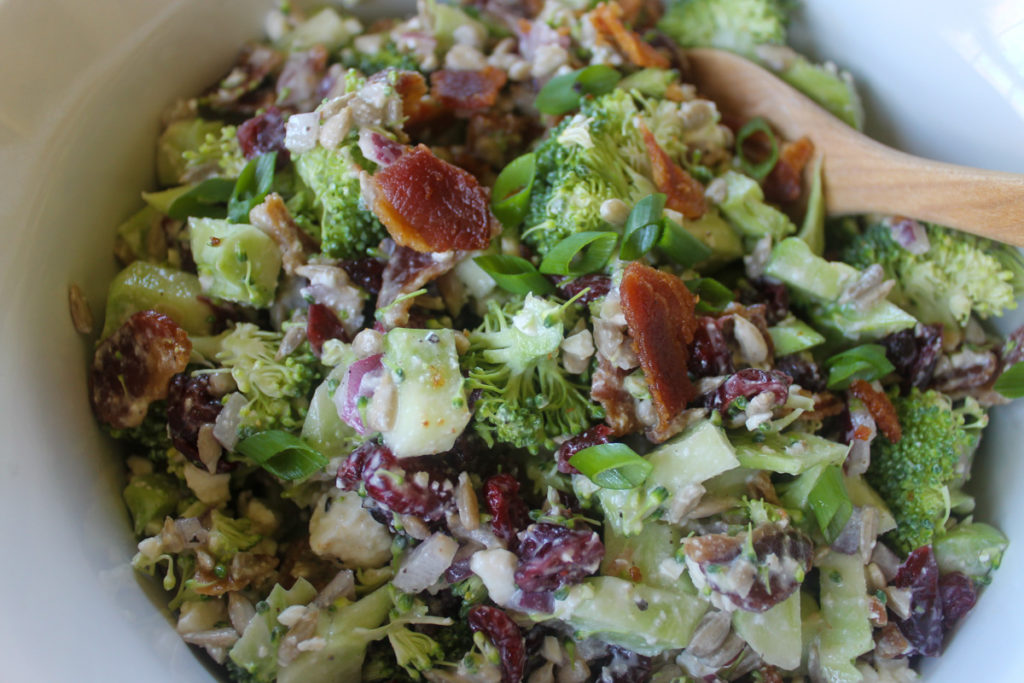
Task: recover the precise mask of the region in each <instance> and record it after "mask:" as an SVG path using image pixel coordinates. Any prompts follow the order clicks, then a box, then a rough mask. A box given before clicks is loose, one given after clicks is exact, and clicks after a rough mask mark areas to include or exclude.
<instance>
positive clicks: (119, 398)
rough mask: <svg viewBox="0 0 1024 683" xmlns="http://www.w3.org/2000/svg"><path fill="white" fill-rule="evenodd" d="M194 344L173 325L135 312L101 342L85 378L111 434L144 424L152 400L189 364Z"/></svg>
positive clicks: (94, 405)
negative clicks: (110, 428) (87, 378)
mask: <svg viewBox="0 0 1024 683" xmlns="http://www.w3.org/2000/svg"><path fill="white" fill-rule="evenodd" d="M191 353H192V342H191V341H189V338H188V334H186V332H185V330H183V329H181V327H179V326H178V324H177V323H176V322H174V321H173V320H171V319H170V318H168V317H167V316H166V315H164V314H162V313H157V312H156V311H139V312H138V313H136V314H135V315H133V316H132V317H130V318H128V320H127V321H125V323H124V324H123V325H121V327H119V328H118V329H117V331H116V332H114V333H113V334H112V335H110V336H109V337H107V338H106V339H105V340H103V342H102V343H100V345H99V347H97V349H96V355H95V356H94V358H93V362H92V371H91V372H90V374H89V384H90V385H91V387H90V394H91V398H92V409H93V412H95V413H96V417H97V418H99V419H100V420H101V421H102V422H106V423H107V424H108V425H110V426H111V427H114V428H115V429H128V428H130V427H137V426H138V425H140V424H142V421H143V420H144V419H145V418H146V412H147V411H148V410H149V404H150V403H152V402H153V401H158V400H160V399H163V398H166V397H167V389H168V386H169V385H170V382H171V378H172V377H174V375H176V374H178V373H179V372H182V371H183V370H184V369H185V367H186V366H187V365H188V359H189V356H190V355H191Z"/></svg>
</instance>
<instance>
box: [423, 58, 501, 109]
mask: <svg viewBox="0 0 1024 683" xmlns="http://www.w3.org/2000/svg"><path fill="white" fill-rule="evenodd" d="M507 80H508V76H506V74H505V72H504V71H502V70H501V69H496V68H495V67H493V66H488V67H486V68H484V69H481V70H480V71H470V70H462V69H460V70H453V69H441V70H439V71H435V72H434V73H432V74H430V93H431V95H432V96H433V97H434V99H436V100H437V101H438V102H440V103H441V106H443V107H444V108H446V109H454V110H456V111H458V112H466V113H469V112H472V111H478V110H484V109H489V108H490V107H492V106H494V102H495V101H496V100H497V99H498V92H499V91H501V89H502V87H503V86H504V85H505V82H506V81H507Z"/></svg>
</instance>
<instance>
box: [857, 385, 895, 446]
mask: <svg viewBox="0 0 1024 683" xmlns="http://www.w3.org/2000/svg"><path fill="white" fill-rule="evenodd" d="M850 393H851V394H853V395H854V396H856V397H857V398H859V399H860V400H861V401H863V402H864V405H865V406H867V409H868V412H869V413H871V417H873V418H874V419H875V424H877V425H878V429H879V430H881V432H882V434H885V438H887V439H889V441H892V442H893V443H896V442H897V441H899V440H900V439H902V438H903V429H902V428H901V427H900V419H899V417H897V415H896V408H895V407H893V405H892V401H890V400H889V397H888V396H886V395H885V394H884V393H882V392H881V391H878V390H877V389H875V388H874V387H872V386H871V384H870V383H869V382H866V381H864V380H862V379H855V380H853V382H851V383H850Z"/></svg>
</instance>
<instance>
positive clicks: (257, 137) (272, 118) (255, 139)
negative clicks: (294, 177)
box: [235, 107, 285, 159]
mask: <svg viewBox="0 0 1024 683" xmlns="http://www.w3.org/2000/svg"><path fill="white" fill-rule="evenodd" d="M284 134H285V123H284V116H283V115H282V113H281V110H280V109H278V108H277V107H270V108H269V109H267V110H266V111H265V112H263V113H262V114H257V115H256V116H254V117H252V118H251V119H248V120H247V121H245V123H243V124H242V125H240V126H239V127H238V130H237V132H236V133H235V137H237V138H238V145H239V147H241V148H242V154H244V155H245V158H246V159H251V158H253V157H254V156H258V155H260V154H266V153H267V152H281V151H283V150H284Z"/></svg>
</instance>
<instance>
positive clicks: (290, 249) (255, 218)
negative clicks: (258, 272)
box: [249, 192, 319, 275]
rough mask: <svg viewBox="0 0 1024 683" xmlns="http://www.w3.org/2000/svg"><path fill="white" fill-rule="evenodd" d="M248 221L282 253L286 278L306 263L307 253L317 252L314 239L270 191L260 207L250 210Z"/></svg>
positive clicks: (276, 195)
mask: <svg viewBox="0 0 1024 683" xmlns="http://www.w3.org/2000/svg"><path fill="white" fill-rule="evenodd" d="M249 222H250V223H252V224H253V225H254V226H256V227H257V228H259V229H260V230H262V231H263V232H265V233H267V234H268V235H270V238H271V239H273V240H274V242H275V243H276V244H277V247H278V249H280V250H281V262H282V264H283V265H284V271H285V272H286V273H288V274H289V275H292V274H294V273H295V269H296V268H298V267H299V266H301V265H303V264H304V263H305V262H306V252H307V251H310V252H313V251H319V245H317V243H316V240H314V239H313V238H312V237H310V236H309V235H308V234H306V232H305V231H303V230H302V228H300V227H299V226H298V225H296V224H295V221H294V220H292V215H291V213H289V211H288V207H287V206H285V203H284V200H283V199H281V195H279V194H277V193H276V192H271V193H270V194H268V195H267V198H266V199H264V200H263V203H262V204H259V205H257V206H254V207H253V208H252V210H251V211H249Z"/></svg>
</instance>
